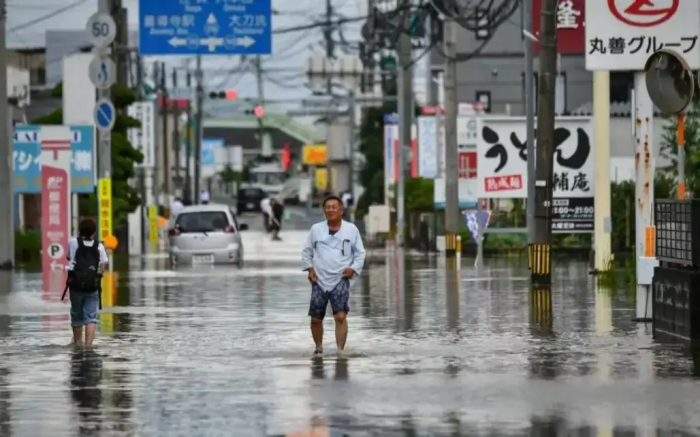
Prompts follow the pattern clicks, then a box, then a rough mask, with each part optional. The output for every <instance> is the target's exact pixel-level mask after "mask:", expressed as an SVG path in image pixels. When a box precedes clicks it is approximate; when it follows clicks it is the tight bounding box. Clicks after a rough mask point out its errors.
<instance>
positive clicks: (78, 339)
mask: <svg viewBox="0 0 700 437" xmlns="http://www.w3.org/2000/svg"><path fill="white" fill-rule="evenodd" d="M84 344H85V343H84V342H83V327H82V326H74V327H73V345H74V346H77V347H82V346H83V345H84Z"/></svg>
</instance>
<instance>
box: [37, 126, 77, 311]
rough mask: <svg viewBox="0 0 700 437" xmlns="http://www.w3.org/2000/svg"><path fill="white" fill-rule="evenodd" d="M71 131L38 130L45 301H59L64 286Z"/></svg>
mask: <svg viewBox="0 0 700 437" xmlns="http://www.w3.org/2000/svg"><path fill="white" fill-rule="evenodd" d="M71 138H72V136H71V131H70V127H68V126H42V127H41V157H40V162H41V237H42V244H41V247H42V255H41V272H42V285H43V287H42V289H43V291H44V298H45V299H46V300H60V299H61V294H62V293H63V289H64V287H65V284H66V266H67V264H68V260H67V256H68V241H69V239H70V236H71V205H70V202H71V196H70V192H71V188H70V169H71V167H70V166H71V157H72V152H71Z"/></svg>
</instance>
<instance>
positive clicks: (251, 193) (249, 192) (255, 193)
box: [241, 188, 263, 198]
mask: <svg viewBox="0 0 700 437" xmlns="http://www.w3.org/2000/svg"><path fill="white" fill-rule="evenodd" d="M262 193H263V192H262V190H261V189H259V188H243V189H242V190H241V197H247V198H256V197H259V198H262Z"/></svg>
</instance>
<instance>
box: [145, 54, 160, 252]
mask: <svg viewBox="0 0 700 437" xmlns="http://www.w3.org/2000/svg"><path fill="white" fill-rule="evenodd" d="M142 59H143V58H142ZM152 65H153V70H152V71H151V75H152V79H153V84H154V86H155V90H156V91H157V95H160V82H161V81H160V67H159V65H158V63H157V62H154V63H153V64H152ZM155 111H156V116H155V119H156V120H158V119H159V117H162V116H163V108H161V107H160V105H159V104H158V100H156V105H155ZM155 123H156V127H155V128H154V131H155V132H154V134H155V136H156V138H155V139H154V140H155V141H156V146H155V147H154V151H153V153H154V155H155V156H154V157H153V162H154V163H155V165H154V166H153V170H151V180H152V187H151V188H152V190H153V204H154V205H156V207H157V206H158V205H160V189H161V186H160V183H159V179H160V175H161V172H162V173H163V174H165V171H164V170H161V169H159V165H158V152H159V150H160V149H159V148H158V140H157V138H158V128H157V126H158V124H157V123H158V122H157V121H155ZM144 247H145V246H144Z"/></svg>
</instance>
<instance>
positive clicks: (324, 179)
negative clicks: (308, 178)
mask: <svg viewBox="0 0 700 437" xmlns="http://www.w3.org/2000/svg"><path fill="white" fill-rule="evenodd" d="M326 188H328V169H326V168H317V169H316V189H317V190H321V191H322V190H325V189H326Z"/></svg>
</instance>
